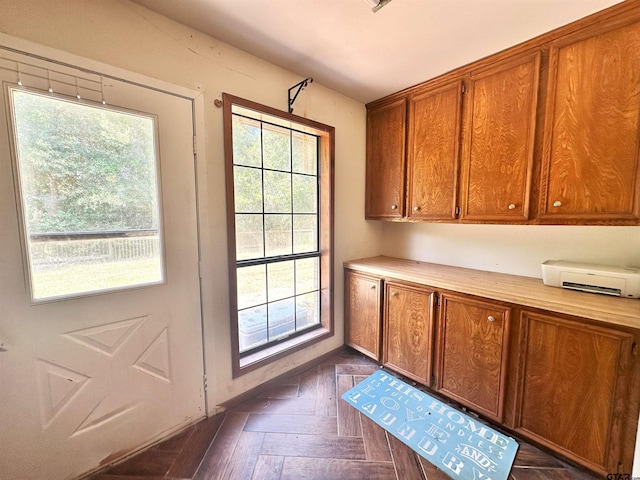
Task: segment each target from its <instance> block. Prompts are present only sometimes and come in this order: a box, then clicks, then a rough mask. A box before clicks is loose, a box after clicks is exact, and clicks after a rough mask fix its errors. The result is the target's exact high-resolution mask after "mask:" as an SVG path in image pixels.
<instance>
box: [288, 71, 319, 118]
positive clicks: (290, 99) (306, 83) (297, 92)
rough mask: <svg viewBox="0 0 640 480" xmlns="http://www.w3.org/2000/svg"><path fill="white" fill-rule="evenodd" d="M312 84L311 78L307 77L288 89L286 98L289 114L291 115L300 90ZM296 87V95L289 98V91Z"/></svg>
mask: <svg viewBox="0 0 640 480" xmlns="http://www.w3.org/2000/svg"><path fill="white" fill-rule="evenodd" d="M312 82H313V78H311V77H307V78H305V79H304V80H302V81H301V82H300V83H296V84H295V85H294V86H293V87H291V88H290V89H289V92H288V97H289V102H288V105H289V113H293V102H295V101H296V98H298V94H299V93H300V92H301V91H302V89H303V88H304V87H306V86H307V85H309V84H310V83H312ZM296 87H297V88H298V89H297V90H296V93H295V94H294V95H293V98H291V90H293V89H295V88H296Z"/></svg>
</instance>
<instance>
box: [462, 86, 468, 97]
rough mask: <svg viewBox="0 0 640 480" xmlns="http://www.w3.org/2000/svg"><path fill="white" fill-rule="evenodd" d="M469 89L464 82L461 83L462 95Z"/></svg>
mask: <svg viewBox="0 0 640 480" xmlns="http://www.w3.org/2000/svg"><path fill="white" fill-rule="evenodd" d="M468 91H469V87H467V86H466V85H465V84H464V83H463V84H462V94H463V95H464V94H465V93H467V92H468Z"/></svg>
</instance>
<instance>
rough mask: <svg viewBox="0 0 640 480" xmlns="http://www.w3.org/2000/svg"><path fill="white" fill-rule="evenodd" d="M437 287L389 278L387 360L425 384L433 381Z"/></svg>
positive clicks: (386, 336) (386, 293) (386, 327)
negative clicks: (408, 283) (431, 288)
mask: <svg viewBox="0 0 640 480" xmlns="http://www.w3.org/2000/svg"><path fill="white" fill-rule="evenodd" d="M434 308H435V291H434V290H430V289H426V288H416V287H411V286H407V285H402V284H397V283H393V282H387V283H386V285H385V301H384V315H383V319H384V328H383V331H384V343H383V355H382V358H383V363H384V365H385V366H387V367H389V368H391V369H392V370H395V371H397V372H399V373H402V374H403V375H405V376H406V377H409V378H412V379H414V380H416V381H418V382H420V383H422V384H424V385H430V384H431V370H432V366H431V362H432V357H431V355H429V352H431V350H432V345H433V318H434Z"/></svg>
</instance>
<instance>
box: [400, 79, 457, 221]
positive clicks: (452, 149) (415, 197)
mask: <svg viewBox="0 0 640 480" xmlns="http://www.w3.org/2000/svg"><path fill="white" fill-rule="evenodd" d="M461 115H462V80H456V81H455V82H452V83H450V84H447V85H444V86H440V87H437V88H432V89H426V90H425V91H420V92H417V93H416V94H414V95H412V96H411V97H410V99H409V136H408V138H409V141H408V145H407V148H408V151H407V156H408V161H407V189H408V204H407V217H408V218H410V219H414V220H455V218H456V206H457V190H458V157H459V146H460V129H461Z"/></svg>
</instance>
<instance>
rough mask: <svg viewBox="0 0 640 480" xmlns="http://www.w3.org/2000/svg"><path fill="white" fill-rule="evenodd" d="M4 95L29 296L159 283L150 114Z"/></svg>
mask: <svg viewBox="0 0 640 480" xmlns="http://www.w3.org/2000/svg"><path fill="white" fill-rule="evenodd" d="M9 98H10V102H11V111H12V117H13V118H12V120H13V127H14V128H13V133H14V148H15V153H16V155H15V156H16V167H17V168H16V170H17V172H18V178H19V184H20V196H21V202H22V223H23V229H24V238H25V247H26V252H27V255H26V257H27V261H28V267H29V278H30V284H31V297H32V299H33V301H35V302H38V301H43V300H48V299H53V298H60V297H69V296H76V295H81V294H87V293H95V292H98V291H106V290H114V289H120V288H125V287H132V286H140V285H148V284H157V283H161V282H162V281H163V277H164V275H163V265H162V255H161V248H160V243H161V242H160V234H159V231H160V230H159V200H158V185H157V174H156V147H155V119H154V117H151V116H144V115H141V114H138V113H135V114H133V113H130V112H126V111H122V110H117V109H113V108H109V107H105V106H104V105H102V104H93V103H84V102H80V101H75V99H74V100H70V99H68V98H62V97H59V96H55V95H52V94H47V93H43V92H34V91H29V90H27V89H24V88H20V87H10V88H9Z"/></svg>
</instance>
